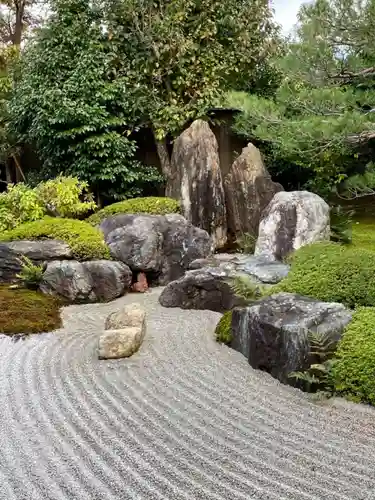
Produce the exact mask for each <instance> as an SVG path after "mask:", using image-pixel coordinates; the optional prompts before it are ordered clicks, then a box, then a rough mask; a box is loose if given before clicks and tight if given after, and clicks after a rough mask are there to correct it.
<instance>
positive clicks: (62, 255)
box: [0, 240, 72, 283]
mask: <svg viewBox="0 0 375 500" xmlns="http://www.w3.org/2000/svg"><path fill="white" fill-rule="evenodd" d="M23 255H25V256H26V257H28V258H29V259H31V260H32V261H34V262H35V263H36V264H40V263H42V262H45V261H50V260H59V259H69V258H71V257H72V252H71V250H70V248H69V246H68V245H67V244H66V243H64V242H62V241H58V240H43V241H28V240H19V241H11V242H2V243H0V282H4V283H6V282H8V283H9V282H11V281H13V280H16V279H17V274H18V273H19V272H20V271H21V268H22V263H21V262H22V261H21V262H20V260H19V259H21V258H22V256H23Z"/></svg>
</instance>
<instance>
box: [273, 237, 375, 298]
mask: <svg viewBox="0 0 375 500" xmlns="http://www.w3.org/2000/svg"><path fill="white" fill-rule="evenodd" d="M374 270H375V252H373V251H371V250H367V249H366V248H359V247H356V246H355V245H349V246H344V245H340V244H337V243H315V244H313V245H308V246H305V247H302V248H300V249H299V250H297V251H296V252H295V253H294V254H293V255H292V257H291V270H290V272H289V274H288V276H287V277H286V278H285V279H284V280H283V281H281V282H280V283H279V284H278V285H276V286H275V287H272V293H277V292H292V293H299V294H301V295H306V296H309V297H315V298H316V299H320V300H322V301H327V302H341V303H343V304H345V305H346V306H347V307H351V308H353V307H355V306H357V305H363V306H374V305H375V272H374Z"/></svg>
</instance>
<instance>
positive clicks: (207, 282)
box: [159, 254, 289, 312]
mask: <svg viewBox="0 0 375 500" xmlns="http://www.w3.org/2000/svg"><path fill="white" fill-rule="evenodd" d="M190 268H191V270H190V271H188V272H187V273H186V274H185V275H184V276H183V277H182V278H180V279H178V280H176V281H172V282H171V283H169V284H168V285H167V286H166V287H165V289H164V290H163V291H162V293H161V295H160V298H159V301H160V304H161V305H162V306H164V307H181V308H182V309H210V310H211V311H219V312H223V311H227V310H228V309H232V308H233V307H235V306H238V305H242V304H243V303H244V302H243V300H241V299H240V298H238V297H237V296H236V295H235V293H234V291H233V289H232V287H231V283H232V281H233V279H234V278H236V277H240V276H242V277H246V278H248V279H249V280H250V282H251V283H253V284H254V285H255V286H258V285H259V286H262V287H264V286H266V285H269V284H273V283H278V282H279V281H281V280H282V279H283V278H285V276H287V274H288V272H289V266H288V265H287V264H283V263H281V262H273V261H271V262H269V261H266V260H265V259H264V258H263V257H260V258H259V257H254V256H251V255H233V254H218V255H215V256H213V257H209V258H206V259H197V260H195V261H193V262H192V263H191V264H190Z"/></svg>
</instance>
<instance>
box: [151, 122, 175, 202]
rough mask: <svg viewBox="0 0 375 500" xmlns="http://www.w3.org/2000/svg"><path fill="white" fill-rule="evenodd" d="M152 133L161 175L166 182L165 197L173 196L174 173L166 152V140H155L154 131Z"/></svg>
mask: <svg viewBox="0 0 375 500" xmlns="http://www.w3.org/2000/svg"><path fill="white" fill-rule="evenodd" d="M153 133H154V140H155V144H156V150H157V152H158V156H159V160H160V166H161V170H162V172H163V175H164V177H165V180H166V186H165V196H170V197H174V196H173V181H174V178H175V173H174V172H173V169H172V163H171V159H170V157H169V152H168V146H167V139H166V138H164V139H161V140H159V139H157V138H156V134H155V131H153Z"/></svg>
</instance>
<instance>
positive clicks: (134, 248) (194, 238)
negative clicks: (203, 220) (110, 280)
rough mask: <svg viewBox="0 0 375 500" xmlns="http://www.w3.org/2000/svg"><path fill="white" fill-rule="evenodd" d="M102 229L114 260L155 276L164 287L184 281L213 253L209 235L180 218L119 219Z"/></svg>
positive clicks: (102, 226) (104, 225)
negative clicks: (189, 271)
mask: <svg viewBox="0 0 375 500" xmlns="http://www.w3.org/2000/svg"><path fill="white" fill-rule="evenodd" d="M100 228H101V230H102V231H103V233H104V237H105V240H106V243H107V244H108V246H109V248H110V251H111V255H112V256H113V257H114V258H116V259H117V260H120V261H121V262H124V263H125V264H127V265H128V266H129V267H130V268H131V269H132V271H134V272H140V271H142V272H149V273H152V275H153V279H154V280H155V281H156V282H157V283H158V284H160V285H165V284H167V283H169V282H170V281H172V280H174V279H177V278H180V277H181V276H182V275H183V274H184V272H185V270H186V269H188V268H189V265H190V263H191V262H192V261H193V260H195V259H198V258H203V257H206V256H208V255H209V254H210V253H211V250H212V240H211V238H210V236H209V235H208V233H207V232H206V231H204V230H202V229H199V228H197V227H194V226H193V225H192V224H190V223H189V222H188V221H187V220H186V219H185V218H184V217H182V216H181V215H177V214H171V215H165V216H163V215H116V216H114V217H110V218H108V219H105V220H104V221H103V222H102V224H101V225H100Z"/></svg>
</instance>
